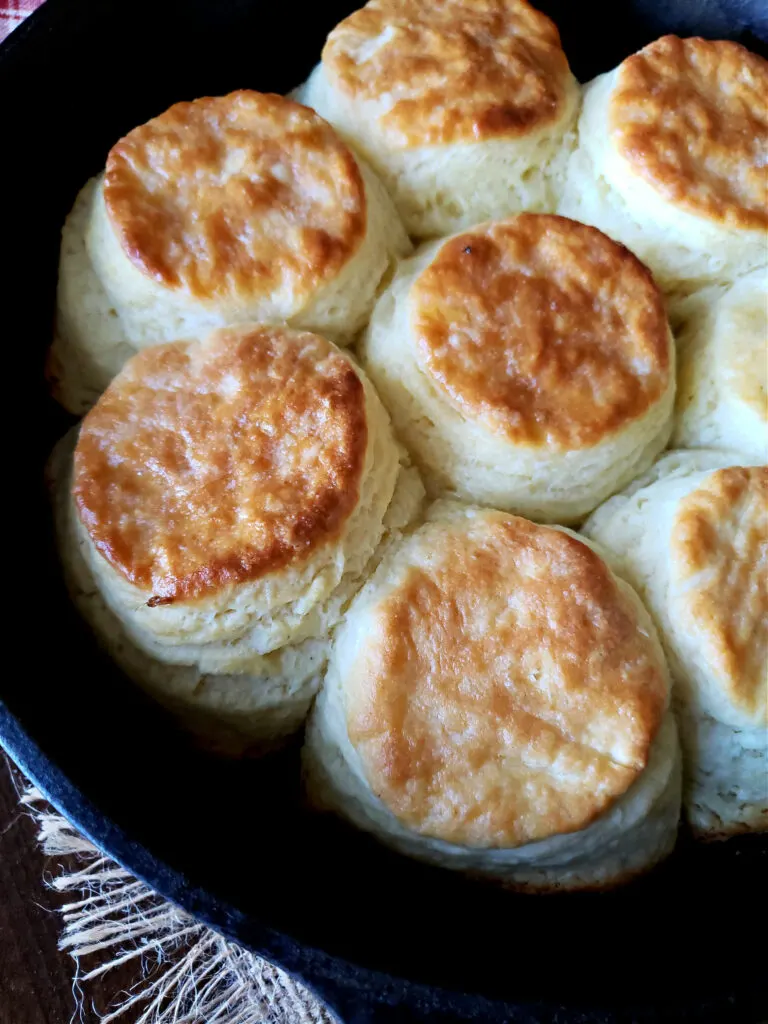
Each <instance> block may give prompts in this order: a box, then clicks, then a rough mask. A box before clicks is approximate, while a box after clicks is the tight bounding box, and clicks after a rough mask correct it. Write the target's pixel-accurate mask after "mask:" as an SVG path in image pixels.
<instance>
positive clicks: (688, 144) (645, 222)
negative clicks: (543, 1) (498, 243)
mask: <svg viewBox="0 0 768 1024" xmlns="http://www.w3.org/2000/svg"><path fill="white" fill-rule="evenodd" d="M766 91H768V62H766V61H765V60H764V59H763V58H761V57H759V56H757V55H756V54H753V53H751V52H750V51H749V50H746V49H745V48H744V47H742V46H740V45H738V44H737V43H733V42H728V41H711V40H704V39H698V38H694V39H678V38H677V37H675V36H664V37H663V38H661V39H659V40H656V42H654V43H651V44H650V45H649V46H647V47H645V48H644V49H643V50H641V51H640V52H639V53H637V54H635V55H633V56H632V57H629V58H627V60H625V61H624V62H623V63H622V64H620V65H619V67H618V68H616V69H615V70H614V71H612V72H610V73H608V74H605V75H600V76H598V77H597V78H596V79H594V80H593V81H592V82H590V83H589V84H588V85H587V86H585V90H584V102H583V107H582V112H581V115H580V118H579V124H578V145H577V146H576V148H575V150H574V152H573V153H572V154H571V156H570V157H569V160H568V164H567V168H566V170H565V175H564V178H563V180H562V182H561V186H560V198H559V205H558V212H560V213H562V214H564V215H566V216H570V217H575V218H577V219H578V220H582V221H584V222H585V223H587V224H594V225H595V226H596V227H599V228H600V229H601V230H603V231H605V232H606V233H607V234H609V235H610V236H611V237H612V238H615V239H616V240H617V241H620V242H623V243H624V244H625V245H627V246H629V248H630V249H632V251H633V252H634V253H636V255H637V256H638V257H639V258H640V259H642V260H643V262H644V263H646V264H647V265H648V267H649V268H650V269H651V270H652V271H653V273H654V276H655V277H656V278H657V280H658V281H659V283H660V284H661V285H662V286H663V287H664V289H665V290H666V291H668V292H670V293H672V294H674V295H677V294H680V293H682V294H683V295H685V294H688V293H690V292H691V291H692V290H695V289H696V288H699V287H701V286H702V285H704V284H707V283H718V284H722V283H728V282H732V281H734V280H735V279H736V278H738V277H739V276H741V275H742V274H745V273H748V272H750V271H751V270H754V269H756V268H758V267H765V265H766V262H768V213H767V212H766V206H765V195H766V189H768V177H767V175H768V115H767V114H766V105H765V99H764V97H765V93H766Z"/></svg>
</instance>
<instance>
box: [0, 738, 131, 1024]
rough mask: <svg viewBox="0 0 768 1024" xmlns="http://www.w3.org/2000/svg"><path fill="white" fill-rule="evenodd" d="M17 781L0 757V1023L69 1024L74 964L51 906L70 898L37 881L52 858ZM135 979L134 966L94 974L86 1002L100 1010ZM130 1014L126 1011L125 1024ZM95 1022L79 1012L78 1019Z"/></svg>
mask: <svg viewBox="0 0 768 1024" xmlns="http://www.w3.org/2000/svg"><path fill="white" fill-rule="evenodd" d="M24 785H25V780H24V778H23V776H22V775H21V773H20V772H18V771H17V770H16V769H11V767H10V765H9V764H8V762H7V761H6V760H5V759H4V758H3V756H2V754H0V1024H69V1022H70V1020H71V1018H72V1013H73V1011H74V1007H75V1000H74V997H73V995H72V978H73V975H74V962H73V961H72V959H71V957H70V956H69V955H68V954H67V953H62V952H60V951H59V949H58V946H57V943H58V940H59V935H60V934H61V917H60V915H59V914H58V912H57V910H56V907H58V906H59V905H60V904H61V903H63V902H66V900H67V899H69V900H75V899H77V898H78V897H77V896H75V895H72V894H70V895H69V896H68V897H62V896H59V895H58V894H56V893H53V892H51V891H50V890H48V889H46V888H45V886H44V884H43V876H44V874H47V873H49V872H50V873H51V874H55V873H56V870H57V863H56V862H54V861H51V860H50V859H49V858H46V857H44V856H43V854H42V852H41V851H40V849H39V847H38V845H37V840H36V838H35V836H36V832H37V827H36V825H35V822H34V821H33V820H32V818H31V817H30V815H29V814H28V813H27V812H26V811H25V810H23V809H22V808H21V807H20V806H19V796H18V792H17V787H18V789H19V790H20V791H21V787H23V786H24ZM135 979H136V964H135V963H134V964H129V965H126V966H124V967H122V968H119V969H118V970H115V971H112V972H110V973H109V974H108V975H107V976H106V977H104V978H96V979H94V980H93V981H92V982H88V987H87V992H86V996H87V1001H88V1003H90V1000H91V999H93V1001H94V1002H95V1003H96V1005H97V1006H99V1007H101V1008H102V1009H103V1008H105V1007H106V1006H108V1005H109V1003H110V1001H111V1000H112V998H113V997H114V995H115V993H116V992H120V991H122V990H123V989H125V988H127V987H128V986H129V985H130V984H131V983H132V982H133V981H135ZM137 1016H138V1012H137V1013H126V1015H125V1018H124V1021H125V1024H133V1022H134V1021H135V1020H136V1017H137ZM95 1019H96V1018H95V1017H93V1016H92V1015H91V1014H90V1013H89V1014H87V1015H86V1024H91V1021H95Z"/></svg>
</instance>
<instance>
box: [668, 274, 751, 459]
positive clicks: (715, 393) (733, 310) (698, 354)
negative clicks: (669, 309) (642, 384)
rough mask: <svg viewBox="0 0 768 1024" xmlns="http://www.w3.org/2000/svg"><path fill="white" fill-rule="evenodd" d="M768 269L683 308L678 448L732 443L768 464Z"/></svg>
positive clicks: (688, 302) (690, 301)
mask: <svg viewBox="0 0 768 1024" xmlns="http://www.w3.org/2000/svg"><path fill="white" fill-rule="evenodd" d="M766 285H768V272H766V271H765V270H755V271H753V272H752V273H751V274H747V275H746V276H745V277H743V278H741V279H740V280H739V281H737V282H736V284H735V285H732V286H731V287H730V288H728V289H726V290H723V289H719V288H707V289H702V290H701V291H699V292H696V293H694V295H692V296H690V297H689V298H688V299H686V301H685V302H684V303H683V304H680V305H679V306H678V309H677V314H678V315H679V316H680V317H681V318H682V320H683V326H682V327H681V329H680V330H679V332H678V333H677V353H678V355H677V367H678V384H677V401H676V408H675V426H674V431H673V435H672V444H673V446H674V447H676V448H724V449H727V450H729V451H734V452H739V453H740V454H741V455H745V456H747V457H749V458H753V459H757V460H758V461H760V462H765V463H768V294H766V291H767V289H766Z"/></svg>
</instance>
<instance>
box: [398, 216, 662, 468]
mask: <svg viewBox="0 0 768 1024" xmlns="http://www.w3.org/2000/svg"><path fill="white" fill-rule="evenodd" d="M411 299H412V311H413V312H412V316H413V325H414V329H415V332H416V335H417V339H418V341H417V344H418V357H419V360H420V362H421V363H422V364H423V367H424V368H425V370H426V371H427V372H428V373H429V374H430V375H431V377H432V378H433V379H434V380H435V381H436V383H437V384H438V385H439V387H440V389H441V390H442V391H443V393H444V394H445V395H446V396H447V397H448V398H449V400H450V401H451V403H452V404H453V405H454V406H455V407H456V408H457V409H458V410H459V411H460V412H461V413H462V414H463V415H465V416H467V417H469V418H471V419H474V420H476V421H478V422H479V423H480V424H482V425H483V426H484V427H485V428H486V429H487V430H489V431H491V432H493V433H495V434H499V435H502V436H503V437H506V438H507V439H509V440H510V441H511V442H513V443H515V444H519V445H525V446H531V447H538V446H547V447H549V448H552V449H567V448H582V447H588V446H590V445H594V444H596V443H598V442H599V441H601V440H602V439H604V438H605V437H606V436H607V435H609V434H611V433H612V432H613V431H616V430H620V429H621V428H623V427H625V426H626V425H627V424H628V423H629V422H630V421H631V420H632V419H634V418H636V417H638V416H641V415H642V414H643V413H645V412H646V411H647V409H648V408H649V407H650V406H651V405H652V404H653V403H654V402H656V401H657V400H658V399H659V398H660V397H661V396H662V395H663V393H664V392H665V390H666V388H667V387H668V384H669V374H670V361H669V335H668V327H667V321H666V315H665V312H664V303H663V300H662V298H661V295H660V293H659V291H658V289H657V288H656V286H655V284H654V282H653V280H652V278H651V275H650V274H649V272H648V271H647V270H646V269H645V267H644V266H643V265H642V264H641V263H640V262H639V261H638V260H637V259H636V258H635V257H634V256H633V255H632V254H631V253H630V252H629V251H628V250H627V249H625V248H624V247H623V246H620V245H617V244H616V243H615V242H612V241H611V240H610V239H609V238H607V237H606V236H605V235H603V234H601V232H599V231H597V230H596V229H595V228H591V227H587V226H585V225H583V224H577V223H576V222H575V221H571V220H566V219H565V218H564V217H555V216H550V215H539V214H522V215H521V216H519V217H515V218H512V219H510V220H506V221H500V222H497V223H494V224H488V225H484V226H482V227H480V228H476V229H474V230H472V231H468V232H466V233H465V234H462V235H458V236H457V237H455V238H452V239H450V240H449V241H447V242H446V243H445V244H444V245H443V246H442V247H441V248H440V250H439V251H438V253H437V255H436V256H435V258H434V260H433V261H432V263H431V264H430V265H429V266H428V267H427V269H426V270H425V271H424V272H423V273H422V274H421V276H420V277H419V279H418V280H417V282H416V283H415V284H414V286H413V289H412V291H411Z"/></svg>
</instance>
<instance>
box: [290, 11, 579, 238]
mask: <svg viewBox="0 0 768 1024" xmlns="http://www.w3.org/2000/svg"><path fill="white" fill-rule="evenodd" d="M297 95H298V96H299V97H300V98H301V100H302V102H304V103H307V104H308V105H309V106H311V107H313V108H314V109H315V110H317V111H318V113H320V114H321V115H322V116H323V117H325V118H326V119H327V120H328V121H330V122H331V124H333V125H334V126H335V127H336V128H337V129H338V130H339V132H340V133H341V134H342V135H343V136H344V137H345V138H346V139H347V140H348V141H349V142H350V144H351V145H353V146H354V147H355V149H356V150H357V152H359V153H362V154H363V156H364V157H365V158H366V160H368V161H370V163H371V165H372V166H373V167H374V168H375V169H376V170H377V171H378V173H379V174H380V176H381V177H382V179H383V181H384V183H385V184H386V185H387V186H388V188H389V190H390V192H391V193H392V195H393V196H394V198H395V202H396V204H397V208H398V210H399V211H400V214H401V216H402V218H403V221H404V223H405V225H406V227H407V229H408V232H409V234H411V235H412V236H415V237H419V238H430V237H436V236H439V235H447V234H449V233H451V232H454V231H458V230H460V229H461V228H464V227H468V226H469V225H471V224H475V223H477V222H478V221H481V220H488V219H491V218H494V217H503V216H506V215H507V214H510V213H517V212H519V211H521V210H544V211H546V210H553V209H554V204H555V197H554V194H553V192H552V189H551V186H550V174H551V172H552V169H553V165H558V166H559V164H560V163H561V157H562V148H563V142H564V139H565V137H566V135H567V134H568V133H569V131H570V130H571V129H572V127H573V125H574V121H575V118H576V114H577V110H578V104H579V99H580V93H579V87H578V84H577V82H576V80H575V78H574V77H573V75H572V74H571V72H570V70H569V68H568V61H567V60H566V57H565V54H564V53H563V50H562V47H561V45H560V36H559V34H558V31H557V28H556V27H555V25H554V24H553V23H552V22H551V21H550V20H549V18H547V17H545V15H543V14H541V13H540V12H539V11H537V10H535V9H534V8H533V7H531V6H530V5H529V4H528V3H526V0H471V2H470V0H442V2H441V3H439V4H438V3H424V2H423V0H371V2H370V3H368V4H366V5H365V7H363V8H362V9H361V10H359V11H356V12H355V13H354V14H351V15H350V16H349V17H348V18H345V19H344V21H342V22H341V23H340V24H339V25H337V26H336V28H335V29H334V30H333V31H332V32H331V34H330V35H329V36H328V40H327V42H326V44H325V48H324V49H323V54H322V61H321V63H320V64H319V65H318V67H317V68H316V69H315V71H314V72H313V73H312V75H311V76H310V78H309V80H308V82H307V83H306V84H305V85H304V87H303V88H302V89H300V90H298V92H297Z"/></svg>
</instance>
